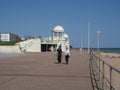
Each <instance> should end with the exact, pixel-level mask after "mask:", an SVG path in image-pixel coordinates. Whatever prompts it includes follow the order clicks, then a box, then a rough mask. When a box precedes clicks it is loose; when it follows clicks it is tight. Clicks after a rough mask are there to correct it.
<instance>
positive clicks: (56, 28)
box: [53, 25, 64, 32]
mask: <svg viewBox="0 0 120 90" xmlns="http://www.w3.org/2000/svg"><path fill="white" fill-rule="evenodd" d="M53 32H64V29H63V27H62V26H60V25H58V26H56V27H54V29H53Z"/></svg>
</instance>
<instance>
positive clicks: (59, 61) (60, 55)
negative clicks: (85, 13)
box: [57, 46, 62, 63]
mask: <svg viewBox="0 0 120 90" xmlns="http://www.w3.org/2000/svg"><path fill="white" fill-rule="evenodd" d="M61 58H62V49H61V46H59V48H58V49H57V60H58V63H61Z"/></svg>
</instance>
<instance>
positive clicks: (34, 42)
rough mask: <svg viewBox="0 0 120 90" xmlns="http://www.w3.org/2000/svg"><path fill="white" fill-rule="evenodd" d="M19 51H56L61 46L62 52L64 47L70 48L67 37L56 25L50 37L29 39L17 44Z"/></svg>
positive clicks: (60, 27) (61, 28)
mask: <svg viewBox="0 0 120 90" xmlns="http://www.w3.org/2000/svg"><path fill="white" fill-rule="evenodd" d="M18 45H19V47H20V49H21V51H25V52H43V51H52V52H53V51H56V50H57V48H58V47H59V46H61V49H62V51H65V49H66V47H67V48H70V43H69V36H68V35H67V34H65V32H64V29H63V27H62V26H60V25H58V26H56V27H54V28H53V30H52V37H48V38H38V39H29V40H27V41H23V42H20V43H18Z"/></svg>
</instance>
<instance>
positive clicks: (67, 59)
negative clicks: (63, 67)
mask: <svg viewBox="0 0 120 90" xmlns="http://www.w3.org/2000/svg"><path fill="white" fill-rule="evenodd" d="M69 57H70V51H69V49H68V48H66V51H65V61H66V64H68V63H69Z"/></svg>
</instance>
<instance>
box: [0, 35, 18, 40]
mask: <svg viewBox="0 0 120 90" xmlns="http://www.w3.org/2000/svg"><path fill="white" fill-rule="evenodd" d="M0 36H1V41H3V42H11V41H20V37H19V36H18V35H16V34H13V33H2V34H1V35H0Z"/></svg>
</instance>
